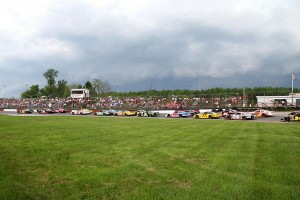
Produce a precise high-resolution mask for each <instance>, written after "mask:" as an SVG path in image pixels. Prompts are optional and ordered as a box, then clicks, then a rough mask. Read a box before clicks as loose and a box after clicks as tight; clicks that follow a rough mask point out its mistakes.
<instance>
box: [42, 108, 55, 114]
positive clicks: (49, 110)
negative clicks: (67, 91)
mask: <svg viewBox="0 0 300 200" xmlns="http://www.w3.org/2000/svg"><path fill="white" fill-rule="evenodd" d="M38 113H40V114H53V113H56V112H55V111H54V110H53V109H51V108H47V109H42V110H39V111H38Z"/></svg>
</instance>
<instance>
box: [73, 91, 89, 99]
mask: <svg viewBox="0 0 300 200" xmlns="http://www.w3.org/2000/svg"><path fill="white" fill-rule="evenodd" d="M89 97H90V90H88V89H71V98H80V99H83V98H89Z"/></svg>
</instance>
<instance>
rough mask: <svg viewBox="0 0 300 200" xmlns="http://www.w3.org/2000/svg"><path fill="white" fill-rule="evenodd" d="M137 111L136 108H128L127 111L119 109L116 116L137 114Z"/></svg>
mask: <svg viewBox="0 0 300 200" xmlns="http://www.w3.org/2000/svg"><path fill="white" fill-rule="evenodd" d="M136 113H137V111H136V110H126V111H119V112H117V113H116V114H115V115H116V116H135V115H136Z"/></svg>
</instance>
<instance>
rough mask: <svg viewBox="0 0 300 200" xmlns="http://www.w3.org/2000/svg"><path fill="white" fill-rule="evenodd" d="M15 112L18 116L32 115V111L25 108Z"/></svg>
mask: <svg viewBox="0 0 300 200" xmlns="http://www.w3.org/2000/svg"><path fill="white" fill-rule="evenodd" d="M17 112H18V113H19V114H31V113H33V110H31V109H29V108H25V109H21V110H17Z"/></svg>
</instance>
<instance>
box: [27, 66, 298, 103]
mask: <svg viewBox="0 0 300 200" xmlns="http://www.w3.org/2000/svg"><path fill="white" fill-rule="evenodd" d="M58 73H59V71H58V70H55V69H53V68H50V69H48V70H47V71H46V72H45V73H43V76H44V77H45V79H46V80H47V85H46V86H45V87H43V88H40V87H39V85H38V84H33V85H32V86H30V87H29V89H27V90H26V91H24V92H22V93H21V98H40V97H42V96H46V97H49V98H53V97H58V98H68V97H70V90H71V89H82V88H86V89H89V90H90V96H91V98H93V97H108V96H115V97H139V96H140V97H141V96H142V97H149V96H151V97H170V96H174V95H175V96H183V97H184V96H185V97H201V96H202V97H203V96H205V95H206V96H218V95H222V96H224V95H225V96H226V95H228V96H229V95H234V96H243V95H247V96H251V95H252V96H253V95H255V96H264V95H265V96H276V95H278V96H285V95H288V94H290V93H291V91H292V89H291V88H287V87H253V88H252V87H244V88H237V87H236V88H222V87H214V88H210V89H201V90H190V89H174V90H144V91H128V92H115V91H113V90H112V87H111V85H110V84H109V83H108V82H106V81H102V80H100V79H93V80H92V81H89V80H88V81H86V82H85V84H84V85H81V84H75V83H72V84H68V82H67V81H66V80H64V79H62V80H59V81H57V82H56V80H55V78H56V77H57V75H58ZM293 91H294V93H299V92H300V90H299V89H298V88H294V90H293ZM252 98H255V97H252Z"/></svg>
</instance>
